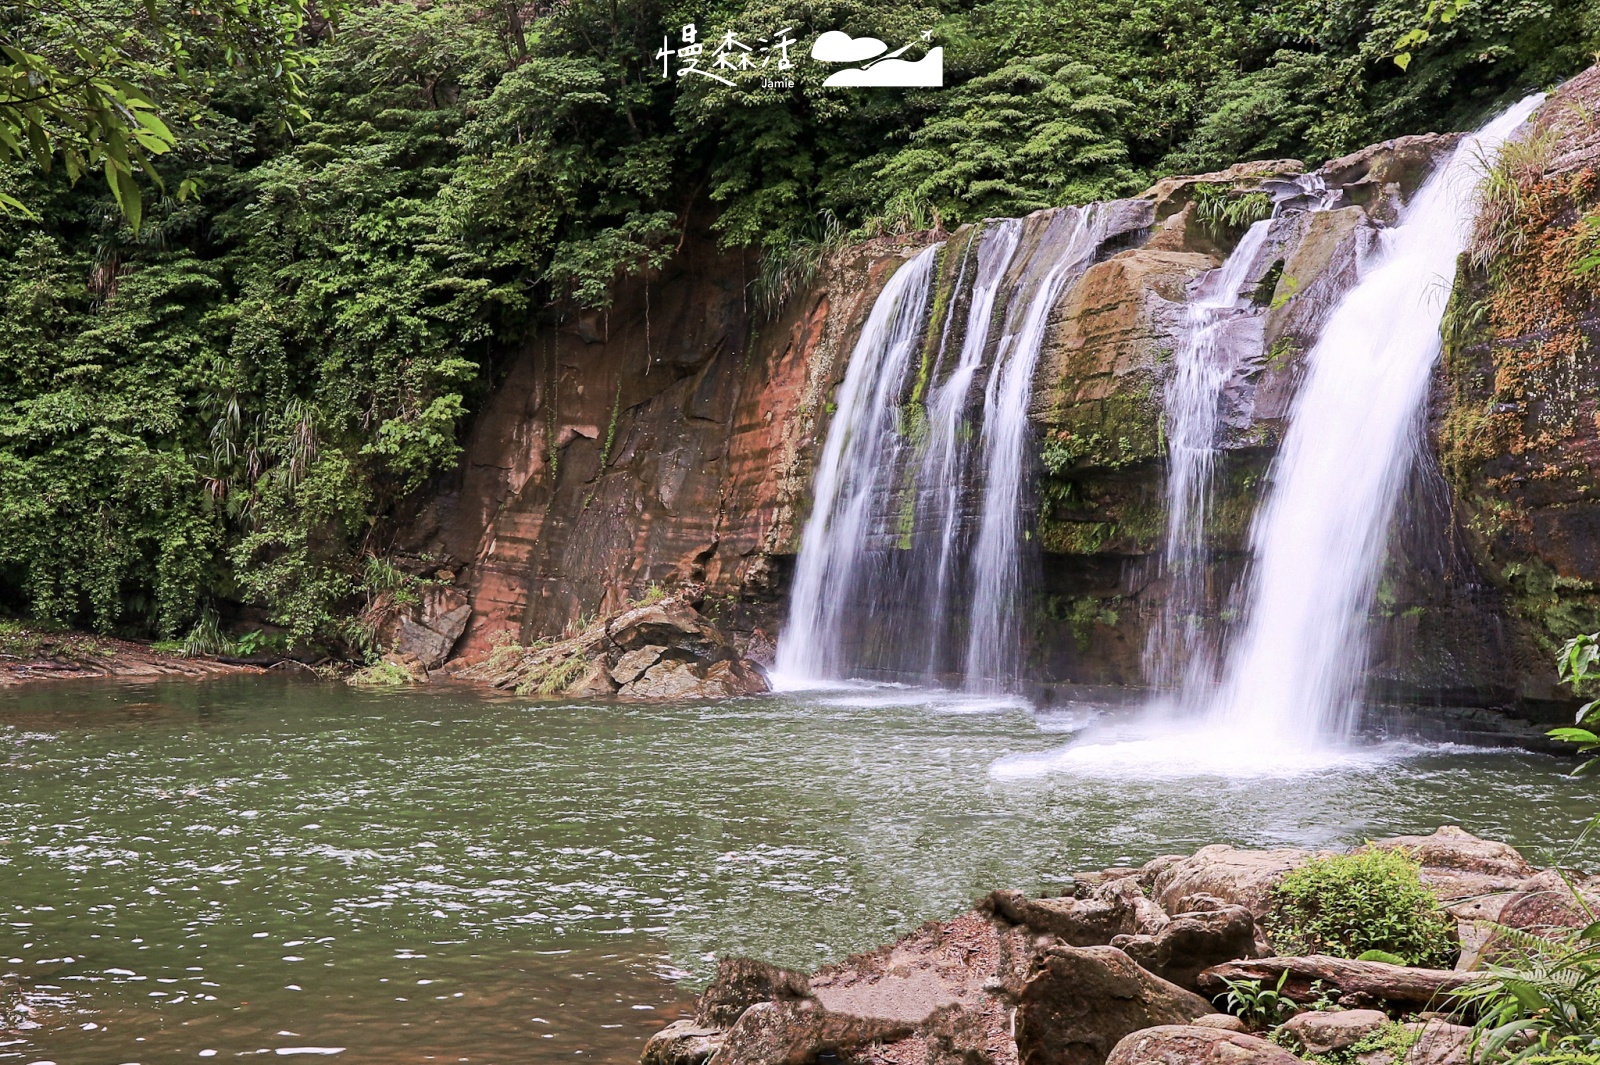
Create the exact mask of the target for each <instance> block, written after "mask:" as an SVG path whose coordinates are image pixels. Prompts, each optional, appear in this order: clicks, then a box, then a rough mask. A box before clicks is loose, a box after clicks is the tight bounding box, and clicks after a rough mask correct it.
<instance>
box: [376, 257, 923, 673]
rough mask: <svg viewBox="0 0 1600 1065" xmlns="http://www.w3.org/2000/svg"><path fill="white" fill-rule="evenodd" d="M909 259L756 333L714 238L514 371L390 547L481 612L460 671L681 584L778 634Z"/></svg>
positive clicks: (863, 271) (710, 606) (884, 265)
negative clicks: (828, 449)
mask: <svg viewBox="0 0 1600 1065" xmlns="http://www.w3.org/2000/svg"><path fill="white" fill-rule="evenodd" d="M901 243H903V242H899V243H897V242H894V241H889V240H884V241H877V242H873V243H870V244H867V245H863V246H860V247H857V248H853V249H850V250H849V251H848V252H846V253H844V254H842V255H840V256H838V257H837V258H836V259H835V260H834V261H831V262H830V263H827V264H825V265H824V267H823V269H822V271H821V274H820V276H819V278H818V280H817V282H816V283H815V284H814V285H813V286H812V287H811V289H810V290H809V291H807V292H805V293H803V294H802V295H801V296H800V297H799V298H797V299H794V300H792V301H791V303H790V306H789V307H788V308H787V309H786V311H785V312H784V313H783V314H782V315H781V316H779V317H778V318H777V320H776V321H771V322H767V321H762V320H760V319H759V317H758V316H757V315H756V314H755V313H754V308H753V306H752V298H753V297H752V290H753V280H754V268H755V263H754V261H753V260H745V259H743V258H741V257H740V256H738V255H737V254H734V255H727V254H717V253H715V252H713V251H712V250H711V249H712V247H713V245H712V242H711V241H710V239H709V238H706V239H703V240H700V241H696V242H693V243H691V244H690V245H689V246H688V247H686V249H685V252H684V254H682V255H680V256H679V257H678V258H677V259H676V260H675V262H674V265H673V266H672V267H670V268H669V270H668V272H667V274H666V276H663V277H657V278H653V279H652V281H651V282H650V284H649V286H648V290H647V289H646V287H645V286H643V285H637V284H636V285H633V286H631V287H627V288H625V289H624V290H623V292H622V293H621V294H620V297H619V299H618V301H617V304H616V306H615V307H614V308H613V309H612V310H611V312H610V313H609V314H605V313H597V312H586V313H583V314H577V315H574V316H573V317H571V318H570V319H568V320H567V321H566V322H564V323H563V326H562V328H561V329H560V330H559V331H558V332H554V333H551V334H549V335H546V336H543V337H540V338H538V339H536V340H535V341H534V342H533V343H532V344H530V345H529V346H528V347H527V348H526V349H525V350H523V351H522V352H521V353H519V354H518V355H517V357H516V358H515V359H514V360H512V362H511V364H510V366H509V368H508V369H507V371H506V373H505V376H504V377H503V379H501V380H500V381H499V382H498V383H497V384H496V386H495V388H494V391H493V393H492V394H491V396H490V397H489V399H488V401H487V403H486V405H485V407H484V409H483V411H482V412H481V414H479V416H478V417H477V419H476V421H475V422H474V424H473V427H472V430H471V434H470V436H469V439H468V441H467V446H466V454H465V456H464V458H463V461H462V463H461V466H460V468H459V469H458V470H457V471H456V473H455V474H454V475H453V476H451V477H450V478H448V479H445V480H444V481H443V483H441V484H440V485H438V487H437V490H436V492H435V493H434V494H433V495H432V497H431V498H430V499H429V500H428V502H427V503H426V505H425V507H424V508H423V510H422V511H421V513H420V514H419V515H418V516H416V517H415V518H414V519H413V520H412V521H411V522H410V523H409V528H408V529H407V530H406V531H405V532H404V534H403V535H402V538H401V542H400V543H401V548H402V550H403V551H404V552H406V553H408V554H410V555H412V556H414V557H416V558H418V559H426V560H428V563H429V565H430V566H431V565H434V564H444V565H447V566H452V567H455V568H456V573H457V584H458V585H459V586H460V587H461V588H462V589H463V590H464V591H465V592H466V593H467V595H468V597H469V598H470V599H471V602H472V605H473V616H472V622H471V624H470V626H469V627H468V629H467V631H466V634H465V636H464V637H463V639H462V641H461V642H460V643H459V644H458V645H457V646H456V648H455V651H456V653H457V654H462V653H473V652H482V651H483V650H485V649H487V648H488V647H489V645H490V643H491V641H493V640H494V639H495V638H496V637H495V634H496V633H499V632H508V633H509V634H510V636H511V638H513V639H515V640H516V641H517V642H519V643H531V642H532V641H534V640H536V639H538V638H541V637H548V636H552V635H556V634H559V633H561V632H562V631H563V630H564V629H566V628H567V627H568V626H569V624H571V623H573V622H575V621H577V620H578V619H579V618H580V617H582V616H585V615H587V616H593V615H595V614H597V613H603V612H610V611H613V610H616V609H617V608H619V607H620V606H621V605H623V603H624V602H625V601H627V600H628V599H629V598H638V597H640V596H642V595H643V594H644V593H646V592H647V591H648V589H649V587H650V585H652V584H657V585H662V586H667V585H675V584H679V583H682V582H685V581H695V582H699V583H702V584H704V586H705V589H706V596H707V604H706V607H705V608H706V609H707V610H708V611H709V612H711V613H712V615H713V616H714V617H718V618H719V620H722V621H723V622H725V623H727V624H729V625H730V626H731V627H732V628H733V629H734V631H735V632H736V633H739V634H741V635H742V636H743V637H744V638H746V639H748V638H750V637H751V636H752V634H753V633H760V632H769V631H770V630H771V628H772V626H773V624H774V619H775V618H776V614H777V604H778V601H779V598H780V595H781V591H782V587H783V581H784V577H785V574H786V572H787V570H788V568H789V566H790V565H791V564H792V560H793V557H794V554H795V552H796V551H797V550H798V540H799V522H800V521H801V520H803V517H804V513H805V509H806V493H807V490H808V487H809V480H810V475H811V470H812V467H813V466H814V464H815V447H816V443H817V438H818V433H819V431H820V429H821V428H822V427H823V425H825V422H826V416H827V412H828V406H829V402H830V396H831V393H832V390H833V388H834V386H835V385H836V384H837V381H838V379H839V377H840V376H841V375H842V373H843V370H844V361H845V357H846V356H848V354H849V350H850V348H849V345H850V343H851V342H852V340H853V336H854V333H855V331H856V329H857V328H858V327H859V325H860V322H861V320H862V319H863V318H864V317H865V315H866V313H867V312H868V311H869V310H870V309H871V306H872V301H873V299H874V298H875V297H876V295H877V292H878V289H879V288H880V287H881V285H882V283H883V281H884V280H885V278H887V276H888V275H889V274H890V273H891V272H892V269H893V267H894V266H896V265H897V264H898V263H899V262H900V261H901V254H902V249H901ZM760 642H761V641H760V638H759V636H758V637H757V643H758V646H759V643H760Z"/></svg>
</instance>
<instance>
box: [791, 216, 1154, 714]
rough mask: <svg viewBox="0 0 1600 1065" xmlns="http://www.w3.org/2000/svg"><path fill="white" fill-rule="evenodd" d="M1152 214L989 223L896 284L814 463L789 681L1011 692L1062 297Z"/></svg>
mask: <svg viewBox="0 0 1600 1065" xmlns="http://www.w3.org/2000/svg"><path fill="white" fill-rule="evenodd" d="M1148 214H1149V208H1148V206H1147V205H1143V204H1139V205H1130V204H1127V203H1114V204H1096V205H1092V206H1090V207H1086V208H1081V209H1080V208H1072V207H1067V208H1060V209H1058V210H1055V211H1050V212H1044V213H1041V214H1038V215H1033V216H1030V217H1029V218H1027V219H999V220H990V221H988V222H985V223H984V224H983V225H982V226H981V227H980V228H978V229H977V230H974V231H973V232H972V233H971V234H970V235H969V237H968V239H967V241H966V243H965V246H964V247H962V248H960V249H959V250H958V248H957V246H956V245H952V246H951V247H950V250H949V252H948V254H947V255H945V256H944V257H943V258H944V259H945V260H946V261H943V262H941V261H940V255H939V251H940V248H941V247H943V246H942V245H941V246H936V247H935V248H930V249H928V250H926V251H923V252H922V253H920V254H919V255H918V256H916V257H915V258H913V259H912V260H911V261H909V262H907V263H906V264H905V265H904V266H902V267H901V268H900V269H899V271H898V272H896V273H895V275H894V276H893V277H892V278H890V280H889V283H888V284H887V285H886V286H885V288H884V290H883V292H882V294H881V295H880V296H879V297H878V300H877V302H876V303H875V304H874V305H873V309H872V312H871V314H870V315H869V316H868V319H867V322H866V325H865V326H864V327H863V329H862V332H861V337H860V339H859V340H858V341H857V343H856V346H855V349H854V351H853V352H852V354H851V356H850V362H849V364H848V367H847V369H846V371H845V379H844V382H843V384H842V386H841V388H840V392H839V400H838V410H837V412H836V413H835V415H834V419H833V423H832V424H831V425H830V427H829V429H828V435H827V439H826V441H825V443H824V445H823V451H822V457H821V461H820V462H819V464H818V467H817V477H816V487H815V492H816V494H815V504H814V506H813V510H812V514H811V517H810V519H809V520H808V521H807V523H806V526H805V529H804V532H803V534H802V537H801V551H800V558H799V562H798V564H797V566H796V572H795V583H794V591H793V593H792V596H791V601H790V608H789V617H788V621H787V623H786V625H785V626H784V629H783V633H782V637H781V638H780V640H779V643H778V655H777V663H776V673H777V674H778V675H779V677H780V679H781V681H782V682H783V683H785V684H804V683H807V682H814V681H817V680H835V679H844V678H848V677H861V676H887V677H895V678H900V679H915V680H921V681H940V682H948V680H947V678H960V679H961V682H962V683H963V684H964V686H965V687H967V688H968V689H970V690H975V691H983V692H995V691H1005V690H1010V689H1012V688H1014V687H1015V686H1016V684H1017V683H1018V681H1019V678H1020V671H1021V660H1022V635H1023V634H1022V625H1021V619H1022V617H1023V615H1024V614H1025V612H1026V610H1027V609H1028V607H1029V604H1030V598H1029V596H1028V595H1027V594H1026V589H1025V587H1024V582H1023V579H1022V577H1023V573H1024V570H1025V566H1024V561H1023V560H1024V558H1025V556H1026V554H1027V550H1028V545H1027V543H1026V540H1025V537H1024V526H1025V521H1024V512H1025V510H1026V507H1027V505H1028V502H1029V500H1028V488H1029V482H1030V478H1031V474H1032V466H1031V464H1032V461H1033V458H1032V456H1033V447H1032V443H1033V429H1032V424H1031V422H1030V420H1029V417H1028V408H1029V405H1030V400H1031V398H1032V393H1033V376H1034V369H1035V366H1036V365H1037V362H1038V357H1039V350H1040V347H1041V346H1042V344H1043V342H1044V337H1045V333H1046V331H1047V328H1048V326H1049V324H1050V315H1051V311H1052V310H1053V309H1054V308H1055V306H1056V304H1057V303H1058V302H1059V301H1060V299H1061V296H1062V294H1063V293H1064V292H1065V290H1066V288H1067V286H1068V285H1070V284H1071V283H1072V282H1073V281H1074V280H1075V279H1077V278H1078V277H1080V276H1082V274H1083V272H1084V271H1085V270H1087V269H1088V267H1089V266H1090V265H1091V264H1092V263H1093V262H1094V258H1095V255H1096V253H1097V252H1098V251H1099V250H1100V248H1101V247H1102V245H1103V244H1104V243H1105V241H1106V240H1107V239H1109V238H1110V237H1111V236H1114V235H1116V234H1117V233H1121V232H1126V231H1129V230H1133V229H1137V228H1140V227H1141V226H1143V225H1144V224H1146V223H1147V221H1148ZM958 243H959V241H958ZM941 278H942V279H944V280H941ZM935 288H938V290H939V291H940V292H941V293H942V294H943V295H942V296H941V297H940V298H939V299H937V300H935V299H932V298H931V293H932V290H933V289H935ZM930 304H931V305H932V306H933V308H934V309H933V310H931V311H930ZM938 307H944V308H945V310H944V312H943V318H942V319H941V320H940V321H938V322H933V321H930V320H929V319H930V317H932V316H937V314H938V313H939V312H938V310H937V308H938ZM963 309H964V313H963ZM957 343H959V347H958V348H957V347H956V345H957ZM952 349H955V353H954V354H953V358H949V359H947V356H950V355H951V354H952Z"/></svg>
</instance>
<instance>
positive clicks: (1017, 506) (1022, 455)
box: [965, 204, 1121, 692]
mask: <svg viewBox="0 0 1600 1065" xmlns="http://www.w3.org/2000/svg"><path fill="white" fill-rule="evenodd" d="M1117 206H1118V205H1116V204H1090V205H1089V206H1088V207H1085V208H1083V209H1081V210H1073V209H1067V210H1063V211H1061V212H1060V213H1058V214H1057V215H1056V216H1055V219H1054V220H1053V221H1052V225H1051V227H1050V230H1048V231H1047V232H1046V233H1045V234H1044V235H1043V238H1042V239H1041V241H1040V244H1039V249H1038V250H1037V251H1036V252H1035V253H1034V256H1033V260H1032V262H1031V263H1030V266H1031V269H1030V270H1029V271H1028V273H1027V274H1026V275H1024V278H1023V280H1022V283H1021V284H1020V285H1018V287H1017V289H1016V291H1015V295H1014V297H1013V299H1012V301H1011V305H1010V307H1009V308H1008V311H1007V326H1006V331H1005V333H1004V334H1003V335H1002V336H1001V338H1000V345H999V349H998V351H997V353H996V355H995V359H994V369H993V370H992V371H991V373H990V375H989V382H988V385H987V387H986V388H985V390H984V397H983V475H984V481H983V484H984V487H983V509H982V523H981V525H980V526H979V529H978V537H977V542H976V543H975V544H974V546H973V554H972V565H973V590H972V622H971V628H970V635H969V637H968V641H967V662H966V671H965V672H966V687H967V688H968V690H971V691H985V692H987V691H1004V690H1006V689H1008V688H1010V687H1013V686H1014V685H1015V684H1016V682H1017V681H1018V680H1019V679H1020V675H1021V661H1022V639H1021V631H1020V629H1021V616H1022V614H1023V612H1024V611H1025V610H1026V609H1027V607H1028V606H1029V603H1028V601H1027V600H1026V598H1025V597H1024V595H1023V589H1022V573H1023V536H1022V531H1023V520H1024V515H1023V507H1024V504H1025V502H1026V500H1025V498H1024V489H1025V487H1026V485H1027V484H1028V482H1029V480H1030V478H1031V477H1032V474H1033V467H1032V459H1033V448H1032V447H1031V446H1030V444H1031V442H1032V440H1033V430H1032V425H1031V423H1030V422H1029V419H1028V408H1029V406H1030V401H1031V400H1032V396H1033V372H1034V368H1035V367H1036V366H1037V364H1038V361H1039V349H1040V347H1041V346H1043V344H1044V336H1045V329H1046V327H1047V326H1048V325H1049V320H1050V312H1051V311H1052V310H1053V309H1054V308H1055V305H1056V303H1057V301H1058V300H1060V298H1061V294H1062V292H1063V291H1064V290H1065V289H1066V286H1067V285H1068V284H1069V283H1070V282H1072V281H1075V280H1077V279H1078V278H1079V277H1081V276H1083V272H1084V271H1085V270H1087V269H1088V268H1089V266H1090V265H1091V264H1092V263H1093V262H1094V256H1095V253H1096V252H1097V251H1099V250H1100V246H1101V245H1102V244H1104V243H1105V241H1106V240H1107V238H1108V237H1110V236H1111V232H1112V228H1113V225H1114V224H1115V222H1116V221H1117V220H1118V219H1119V218H1120V217H1121V213H1120V212H1119V211H1118V210H1117Z"/></svg>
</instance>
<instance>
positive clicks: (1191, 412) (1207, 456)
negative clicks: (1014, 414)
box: [1145, 219, 1274, 690]
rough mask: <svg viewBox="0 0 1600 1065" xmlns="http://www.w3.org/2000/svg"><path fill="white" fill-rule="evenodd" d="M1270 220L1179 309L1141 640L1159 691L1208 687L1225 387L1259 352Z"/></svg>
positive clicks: (1242, 242)
mask: <svg viewBox="0 0 1600 1065" xmlns="http://www.w3.org/2000/svg"><path fill="white" fill-rule="evenodd" d="M1273 225H1274V222H1273V219H1263V220H1262V221H1259V222H1256V223H1255V224H1254V225H1252V226H1251V227H1250V229H1249V230H1248V231H1247V232H1246V233H1245V235H1244V237H1243V238H1242V239H1241V240H1240V241H1239V244H1238V247H1236V248H1235V249H1234V250H1233V253H1232V254H1230V255H1229V256H1228V259H1227V261H1226V262H1224V263H1223V264H1222V265H1221V266H1220V267H1218V268H1217V269H1215V270H1212V271H1211V272H1210V273H1208V274H1206V275H1205V276H1204V277H1202V278H1201V279H1200V281H1199V282H1198V283H1197V284H1196V285H1195V288H1194V292H1193V296H1192V298H1191V300H1190V302H1189V303H1187V304H1185V305H1184V321H1183V330H1182V338H1183V339H1182V343H1181V344H1180V345H1179V347H1178V349H1177V350H1176V351H1175V352H1174V353H1173V370H1172V374H1171V376H1170V377H1169V378H1168V380H1167V385H1166V395H1165V401H1164V414H1165V435H1166V440H1167V482H1166V490H1167V531H1166V541H1165V543H1164V545H1163V549H1162V558H1161V562H1162V568H1163V571H1164V573H1165V575H1166V579H1167V580H1166V592H1165V594H1164V596H1163V597H1162V602H1161V614H1160V616H1159V617H1158V618H1157V619H1156V621H1155V623H1154V625H1152V627H1151V629H1150V633H1149V638H1148V642H1147V644H1146V646H1145V673H1146V676H1147V677H1148V679H1149V681H1150V683H1152V684H1153V685H1154V686H1155V687H1157V688H1175V687H1180V686H1183V687H1188V688H1190V689H1191V690H1192V689H1194V688H1196V687H1199V686H1202V685H1204V684H1205V683H1206V682H1208V681H1209V680H1210V679H1211V678H1212V677H1213V676H1214V670H1215V659H1216V651H1217V649H1216V647H1214V646H1213V645H1212V637H1213V634H1212V633H1211V632H1210V631H1209V629H1208V627H1207V625H1206V623H1205V620H1204V619H1205V618H1206V616H1207V615H1208V614H1209V613H1210V610H1209V608H1210V607H1211V606H1212V604H1211V602H1210V600H1211V598H1212V597H1211V596H1210V595H1208V589H1207V573H1208V568H1209V567H1208V563H1209V562H1210V557H1209V554H1208V552H1207V550H1206V540H1205V534H1206V521H1207V518H1208V516H1209V514H1210V505H1211V484H1212V474H1213V473H1214V472H1215V467H1216V461H1217V453H1218V448H1219V447H1220V446H1221V443H1222V441H1221V435H1222V429H1223V417H1224V390H1225V389H1226V388H1227V386H1228V383H1229V382H1230V381H1232V380H1234V379H1235V378H1236V377H1237V375H1239V374H1240V373H1241V372H1242V370H1243V369H1244V367H1245V366H1246V364H1247V363H1248V362H1249V361H1250V360H1251V359H1252V358H1254V357H1256V356H1258V355H1259V354H1260V350H1261V320H1260V318H1259V316H1255V315H1250V314H1249V313H1248V312H1249V311H1250V310H1251V309H1252V302H1253V301H1252V296H1253V295H1254V292H1253V286H1251V285H1250V284H1249V282H1251V281H1252V280H1253V277H1252V273H1253V270H1254V268H1255V267H1256V265H1257V263H1258V261H1259V260H1260V258H1261V254H1262V252H1263V251H1264V250H1265V249H1266V248H1267V246H1268V245H1269V244H1270V243H1271V234H1272V230H1273Z"/></svg>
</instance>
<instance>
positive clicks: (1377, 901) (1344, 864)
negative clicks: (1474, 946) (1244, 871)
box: [1265, 849, 1456, 969]
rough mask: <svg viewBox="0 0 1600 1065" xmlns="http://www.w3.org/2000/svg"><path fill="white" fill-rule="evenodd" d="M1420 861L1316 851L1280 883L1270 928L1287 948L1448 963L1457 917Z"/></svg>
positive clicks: (1277, 943) (1395, 854)
mask: <svg viewBox="0 0 1600 1065" xmlns="http://www.w3.org/2000/svg"><path fill="white" fill-rule="evenodd" d="M1419 868H1420V867H1419V865H1418V864H1417V862H1415V861H1413V860H1412V859H1411V858H1410V857H1408V856H1407V855H1406V854H1404V853H1403V852H1401V851H1393V850H1377V849H1369V850H1364V851H1359V852H1357V853H1355V854H1339V855H1331V856H1329V857H1326V858H1314V859H1312V860H1311V861H1309V862H1307V863H1306V864H1304V865H1302V866H1300V867H1299V868H1298V869H1295V870H1293V871H1291V872H1290V873H1289V874H1288V875H1287V876H1285V877H1284V878H1283V881H1282V882H1281V883H1280V884H1279V885H1278V886H1277V887H1276V888H1275V889H1274V890H1273V899H1272V912H1271V913H1270V914H1269V915H1268V917H1267V920H1266V922H1265V924H1266V929H1267V934H1268V935H1270V936H1271V937H1272V943H1273V946H1274V947H1276V948H1277V950H1278V952H1279V953H1282V954H1330V955H1332V956H1334V957H1336V958H1357V957H1360V956H1362V955H1363V954H1373V953H1375V952H1382V953H1383V954H1385V955H1393V956H1394V957H1395V958H1399V959H1403V961H1404V963H1405V964H1407V965H1421V966H1425V967H1430V968H1439V969H1448V968H1450V966H1451V964H1452V963H1453V962H1454V959H1455V954H1456V944H1455V941H1454V937H1455V919H1454V918H1453V917H1451V916H1450V915H1448V914H1446V913H1445V912H1444V911H1442V910H1440V909H1439V903H1438V901H1437V900H1435V899H1434V897H1433V893H1432V892H1430V891H1429V890H1428V889H1427V888H1426V887H1424V886H1423V884H1422V879H1421V877H1420V875H1419V873H1418V870H1419ZM1391 960H1392V959H1391Z"/></svg>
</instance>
